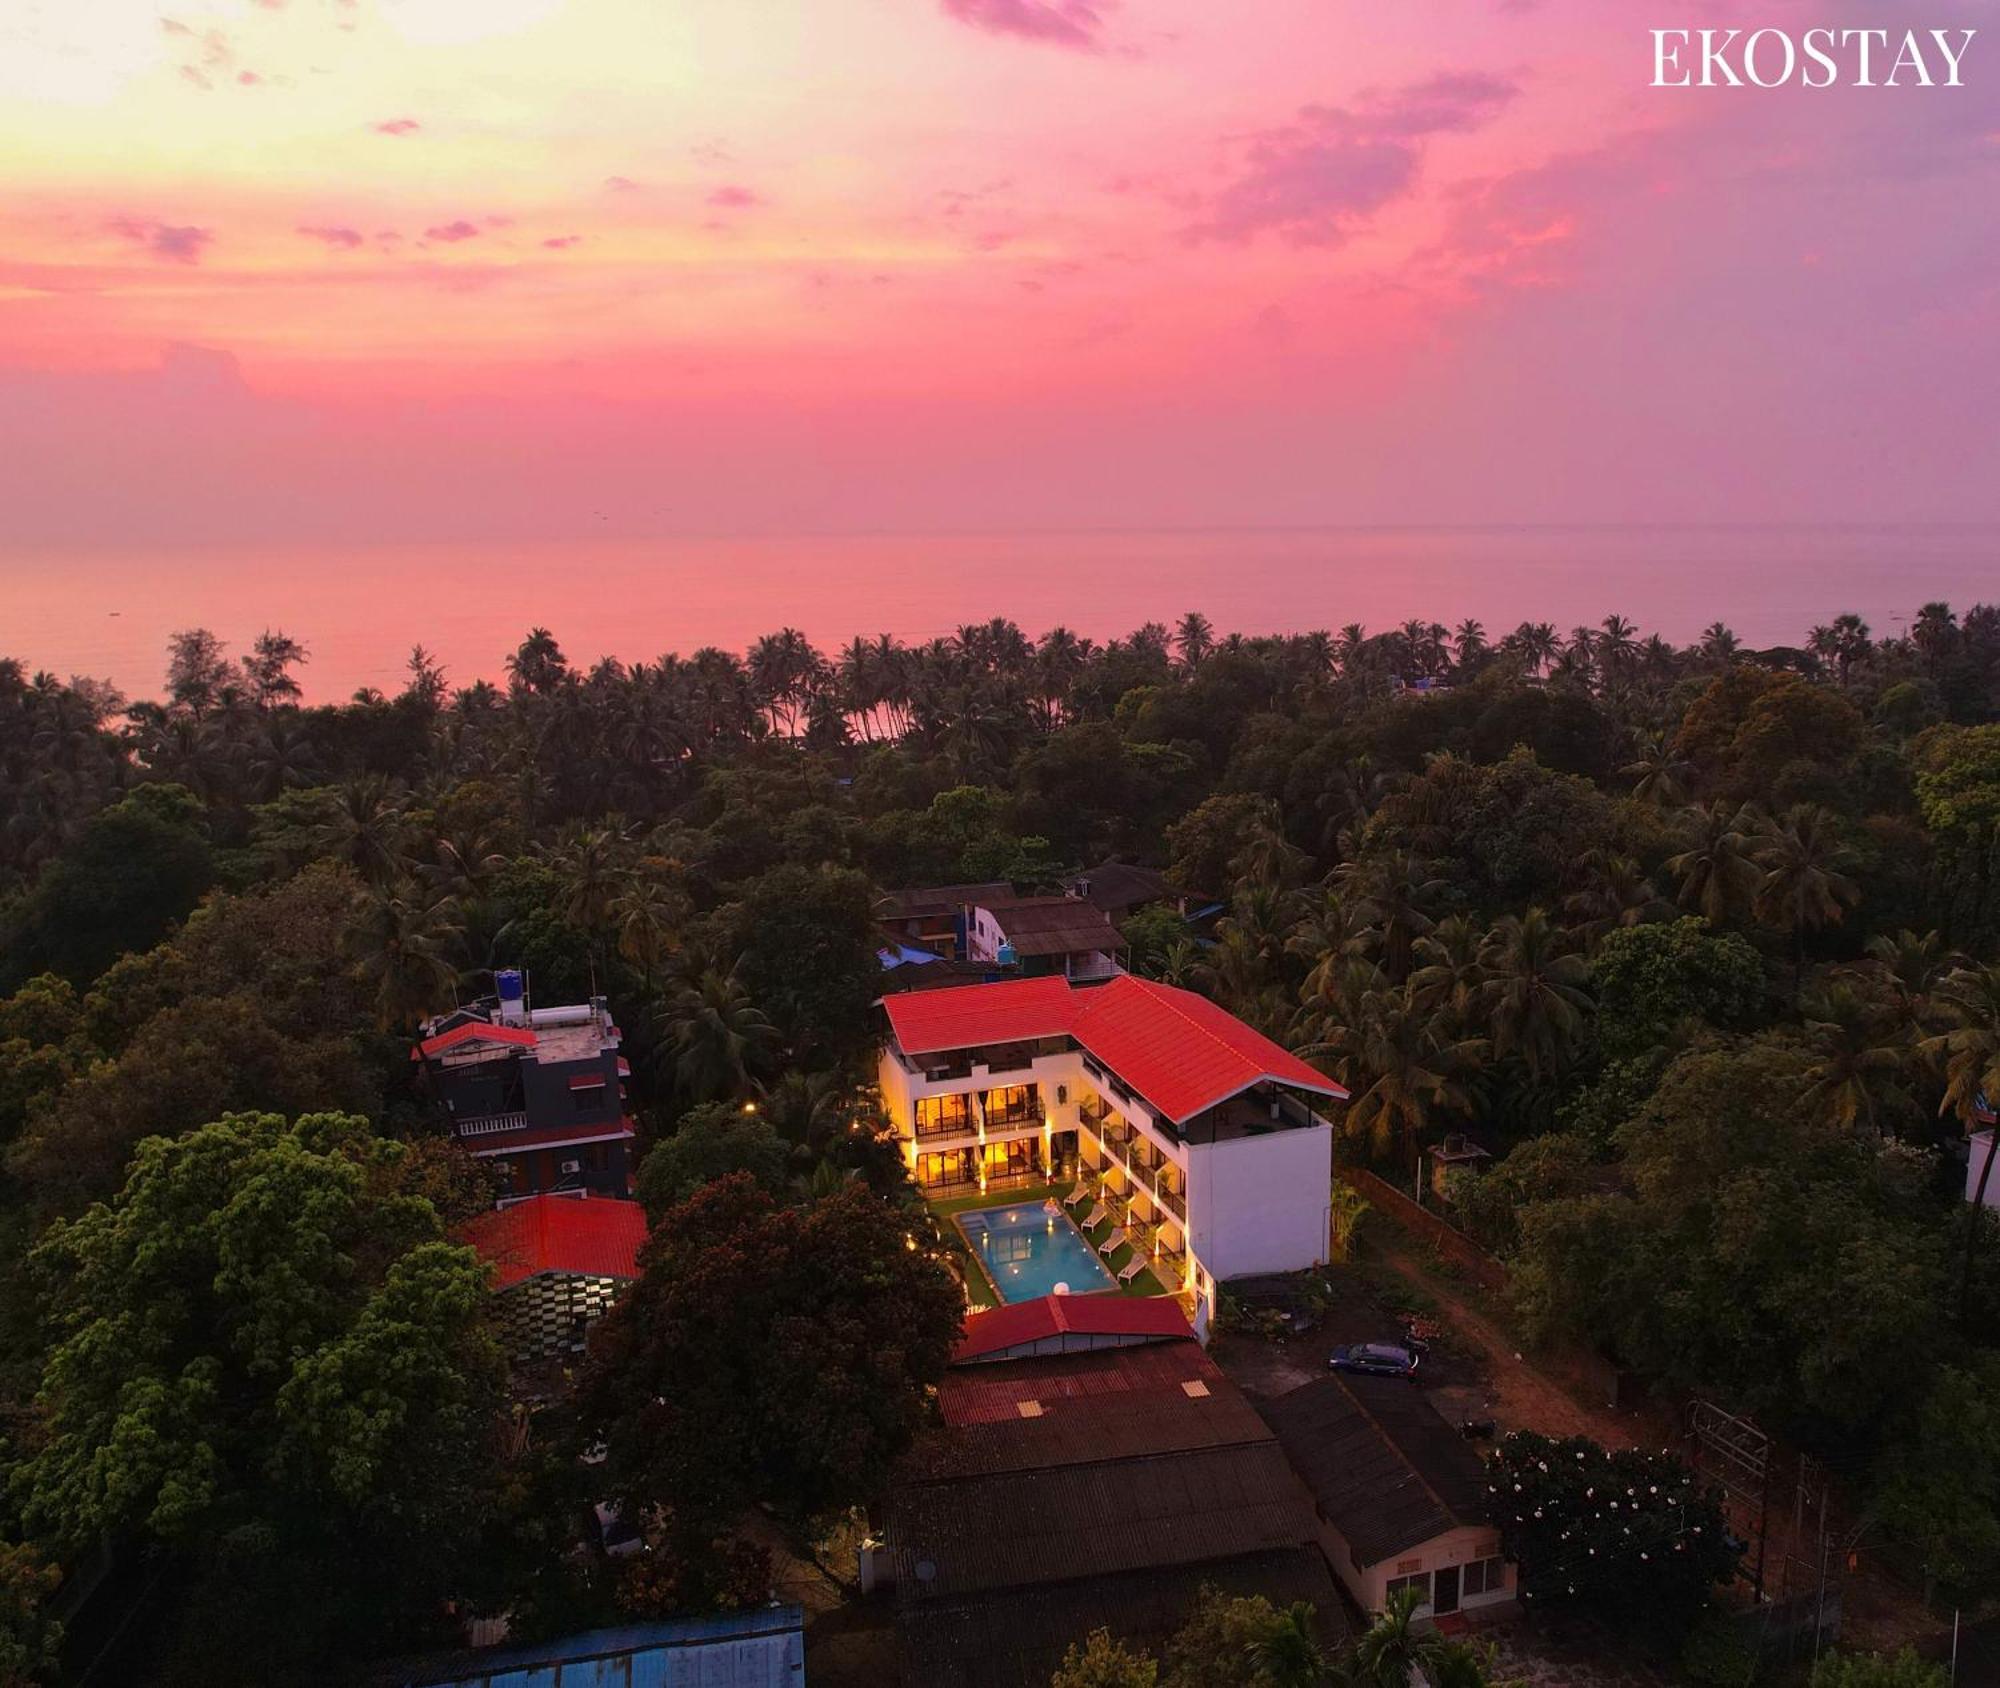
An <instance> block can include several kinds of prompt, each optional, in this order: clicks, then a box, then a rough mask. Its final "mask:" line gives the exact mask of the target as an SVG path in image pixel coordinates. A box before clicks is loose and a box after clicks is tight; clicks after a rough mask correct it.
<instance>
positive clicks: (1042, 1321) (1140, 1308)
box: [952, 1290, 1194, 1361]
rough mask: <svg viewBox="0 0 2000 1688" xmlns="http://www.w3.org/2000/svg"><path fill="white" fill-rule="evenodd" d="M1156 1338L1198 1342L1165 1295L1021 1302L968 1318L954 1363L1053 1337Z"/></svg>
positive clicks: (1111, 1292) (1063, 1297) (1058, 1297)
mask: <svg viewBox="0 0 2000 1688" xmlns="http://www.w3.org/2000/svg"><path fill="white" fill-rule="evenodd" d="M1064 1335H1077V1336H1151V1337H1159V1338H1162V1339H1166V1338H1170V1337H1184V1338H1186V1339H1187V1340H1188V1341H1190V1342H1192V1341H1193V1340H1194V1327H1193V1326H1192V1325H1190V1324H1189V1323H1188V1322H1187V1315H1186V1314H1184V1313H1183V1312H1182V1311H1181V1310H1180V1304H1179V1303H1178V1302H1176V1301H1174V1300H1172V1299H1171V1298H1170V1297H1168V1296H1164V1295H1121V1294H1119V1293H1118V1291H1116V1290H1106V1291H1104V1292H1103V1293H1102V1294H1099V1295H1045V1296H1042V1297H1041V1298H1040V1299H1039V1300H1036V1301H1016V1302H1013V1303H1012V1304H1011V1305H1009V1306H1006V1307H992V1308H988V1309H987V1310H986V1311H984V1312H980V1313H970V1314H967V1315H966V1320H965V1334H964V1335H963V1336H961V1337H960V1338H959V1339H958V1347H957V1349H956V1350H954V1352H953V1354H952V1358H953V1360H955V1361H965V1360H976V1359H978V1358H979V1357H980V1356H981V1355H983V1354H998V1353H1000V1352H1002V1351H1003V1350H1004V1349H1008V1348H1018V1347H1020V1346H1021V1345H1022V1344H1023V1343H1028V1342H1043V1341H1046V1340H1047V1339H1049V1338H1050V1337H1056V1336H1064Z"/></svg>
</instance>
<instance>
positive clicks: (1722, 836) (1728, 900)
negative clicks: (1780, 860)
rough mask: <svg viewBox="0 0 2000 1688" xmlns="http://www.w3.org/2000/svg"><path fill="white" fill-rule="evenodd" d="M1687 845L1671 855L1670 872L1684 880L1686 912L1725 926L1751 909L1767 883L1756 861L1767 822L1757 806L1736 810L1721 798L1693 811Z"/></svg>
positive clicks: (1745, 804) (1669, 860)
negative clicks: (1759, 892) (1693, 911)
mask: <svg viewBox="0 0 2000 1688" xmlns="http://www.w3.org/2000/svg"><path fill="white" fill-rule="evenodd" d="M1688 818H1689V831H1690V833H1691V835H1692V836H1691V838H1690V841H1689V843H1688V847H1687V848H1686V849H1685V850H1682V851H1681V852H1680V853H1679V854H1677V855H1673V856H1669V857H1668V858H1667V860H1666V864H1665V865H1666V870H1667V872H1669V873H1671V874H1672V875H1673V876H1674V877H1675V879H1677V880H1679V881H1680V902H1681V907H1682V908H1688V909H1694V910H1697V911H1698V912H1699V913H1700V914H1701V915H1702V917H1703V918H1704V919H1705V920H1707V922H1708V923H1709V925H1711V926H1726V925H1727V924H1728V923H1729V922H1730V921H1731V920H1734V919H1738V918H1740V917H1741V916H1743V915H1745V914H1747V913H1748V912H1749V911H1750V906H1751V904H1752V902H1753V901H1754V900H1755V898H1756V896H1757V893H1758V891H1759V889H1760V888H1761V887H1762V884H1763V870H1762V869H1761V868H1759V866H1758V864H1757V860H1756V850H1757V846H1758V842H1759V840H1760V838H1761V837H1762V835H1763V832H1764V826H1765V823H1764V819H1763V816H1762V815H1761V814H1759V813H1758V811H1757V809H1756V808H1755V806H1754V805H1752V804H1749V803H1744V804H1741V805H1739V806H1737V807H1735V808H1731V807H1730V805H1729V804H1727V803H1725V802H1722V801H1720V800H1717V801H1716V802H1713V803H1711V804H1709V806H1708V807H1707V808H1705V809H1691V810H1689V811H1688Z"/></svg>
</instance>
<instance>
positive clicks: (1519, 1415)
mask: <svg viewBox="0 0 2000 1688" xmlns="http://www.w3.org/2000/svg"><path fill="white" fill-rule="evenodd" d="M1365 1248H1366V1254H1367V1256H1368V1257H1369V1258H1370V1259H1372V1260H1374V1261H1375V1262H1377V1263H1378V1264H1380V1265H1383V1266H1386V1267H1388V1268H1389V1269H1390V1270H1391V1271H1392V1272H1394V1273H1395V1274H1396V1275H1397V1276H1398V1277H1400V1278H1402V1279H1403V1280H1404V1281H1405V1282H1406V1283H1407V1284H1409V1285H1410V1287H1411V1288H1413V1289H1416V1290H1419V1291H1421V1292H1422V1293H1423V1295H1424V1296H1425V1297H1426V1298H1428V1299H1429V1300H1430V1301H1432V1302H1434V1303H1436V1305H1437V1308H1438V1313H1439V1316H1440V1318H1441V1320H1442V1321H1443V1323H1444V1325H1445V1327H1446V1329H1447V1330H1448V1331H1449V1332H1450V1334H1451V1337H1452V1339H1453V1340H1454V1341H1455V1342H1457V1343H1459V1344H1460V1345H1462V1346H1464V1347H1467V1348H1470V1349H1473V1350H1475V1351H1476V1352H1477V1354H1478V1355H1479V1357H1480V1359H1481V1361H1482V1362H1483V1366H1482V1369H1483V1371H1484V1373H1485V1376H1484V1378H1483V1379H1482V1380H1481V1381H1480V1382H1478V1383H1470V1384H1450V1385H1447V1386H1445V1387H1443V1388H1440V1389H1438V1390H1436V1391H1434V1396H1435V1399H1436V1400H1437V1403H1438V1409H1439V1410H1440V1411H1441V1412H1443V1413H1444V1415H1445V1416H1446V1417H1447V1418H1452V1419H1463V1418H1490V1419H1492V1420H1494V1421H1495V1423H1496V1424H1497V1425H1498V1427H1499V1430H1500V1433H1501V1434H1502V1435H1505V1434H1506V1433H1507V1432H1508V1431H1510V1430H1539V1431H1540V1432H1541V1433H1542V1434H1543V1435H1545V1436H1589V1437H1592V1438H1594V1439H1595V1440H1597V1441H1599V1442H1602V1443H1603V1444H1604V1445H1605V1446H1606V1447H1614V1448H1619V1447H1631V1446H1632V1445H1634V1444H1635V1443H1636V1442H1639V1441H1641V1440H1644V1441H1649V1442H1650V1441H1655V1440H1657V1439H1658V1437H1659V1434H1660V1426H1659V1425H1657V1424H1656V1423H1653V1422H1651V1421H1650V1420H1649V1419H1648V1417H1647V1415H1646V1414H1644V1413H1641V1412H1619V1411H1618V1410H1617V1409H1616V1408H1613V1407H1611V1406H1608V1405H1601V1404H1597V1403H1594V1402H1591V1401H1588V1400H1586V1399H1583V1398H1581V1397H1580V1395H1579V1394H1578V1393H1577V1392H1576V1391H1575V1389H1574V1387H1573V1386H1572V1385H1569V1384H1566V1383H1564V1382H1560V1381H1558V1380H1557V1379H1556V1378H1554V1377H1552V1376H1551V1375H1549V1373H1548V1372H1547V1371H1545V1370H1543V1369H1542V1367H1540V1366H1539V1365H1537V1364H1536V1363H1535V1362H1534V1361H1532V1360H1529V1359H1527V1358H1525V1357H1524V1356H1523V1355H1522V1353H1521V1352H1520V1350H1518V1349H1517V1348H1516V1347H1515V1346H1514V1340H1513V1338H1512V1337H1510V1336H1509V1335H1508V1334H1507V1333H1506V1332H1505V1331H1504V1330H1502V1329H1501V1328H1500V1326H1499V1325H1497V1324H1495V1323H1494V1322H1493V1320H1492V1319H1491V1318H1489V1317H1488V1316H1487V1315H1486V1314H1484V1313H1482V1312H1481V1311H1480V1310H1479V1309H1478V1308H1477V1307H1475V1306H1474V1305H1473V1304H1472V1303H1471V1301H1469V1300H1468V1299H1467V1297H1466V1295H1465V1292H1464V1291H1463V1290H1461V1289H1460V1288H1459V1287H1458V1286H1457V1285H1455V1284H1453V1283H1451V1282H1450V1281H1449V1280H1448V1279H1446V1278H1445V1277H1443V1276H1442V1275H1440V1274H1439V1273H1438V1272H1437V1271H1436V1270H1435V1269H1434V1268H1432V1267H1431V1266H1430V1265H1429V1264H1428V1262H1427V1261H1426V1259H1425V1255H1424V1250H1423V1249H1422V1247H1421V1246H1420V1245H1418V1244H1416V1243H1413V1242H1412V1241H1411V1240H1410V1238H1409V1237H1408V1236H1407V1235H1405V1234H1404V1233H1403V1232H1402V1231H1400V1230H1398V1229H1396V1228H1395V1226H1394V1225H1393V1224H1384V1225H1379V1226H1377V1227H1376V1228H1375V1230H1374V1232H1373V1234H1372V1235H1371V1236H1370V1237H1369V1238H1368V1240H1367V1243H1366V1245H1365Z"/></svg>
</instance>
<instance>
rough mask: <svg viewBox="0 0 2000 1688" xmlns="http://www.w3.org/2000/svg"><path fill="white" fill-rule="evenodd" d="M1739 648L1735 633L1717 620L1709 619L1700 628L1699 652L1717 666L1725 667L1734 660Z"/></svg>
mask: <svg viewBox="0 0 2000 1688" xmlns="http://www.w3.org/2000/svg"><path fill="white" fill-rule="evenodd" d="M1740 648H1741V646H1740V642H1739V641H1738V639H1737V637H1736V635H1735V634H1734V633H1732V632H1730V630H1729V629H1728V628H1727V627H1725V626H1724V625H1723V624H1722V623H1721V622H1719V621H1711V622H1710V623H1709V624H1708V625H1707V626H1706V627H1704V628H1703V629H1702V630H1701V654H1702V656H1703V658H1704V659H1705V660H1706V661H1708V662H1710V663H1712V664H1714V665H1715V666H1716V667H1717V668H1727V667H1728V666H1729V665H1730V664H1731V663H1732V662H1734V661H1735V660H1736V653H1737V651H1738V650H1739V649H1740Z"/></svg>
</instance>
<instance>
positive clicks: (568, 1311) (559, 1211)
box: [459, 1195, 646, 1359]
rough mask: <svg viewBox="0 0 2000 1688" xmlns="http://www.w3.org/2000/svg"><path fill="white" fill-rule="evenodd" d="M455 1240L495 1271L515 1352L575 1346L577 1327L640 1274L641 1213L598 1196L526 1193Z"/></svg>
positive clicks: (535, 1354)
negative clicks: (476, 1252)
mask: <svg viewBox="0 0 2000 1688" xmlns="http://www.w3.org/2000/svg"><path fill="white" fill-rule="evenodd" d="M459 1240H460V1241H461V1242H465V1243H469V1244H470V1245H471V1246H472V1247H473V1248H475V1249H476V1250H478V1252H479V1257H480V1259H482V1260H484V1261H485V1262H486V1263H487V1264H488V1265H489V1266H490V1267H491V1268H492V1270H493V1293H494V1294H495V1295H496V1296H500V1297H502V1298H503V1308H504V1311H503V1319H504V1322H505V1324H506V1326H507V1329H508V1335H509V1339H510V1340H509V1346H510V1347H511V1348H512V1349H513V1351H514V1353H515V1355H516V1357H517V1358H520V1359H535V1358H539V1357H542V1356H545V1355H548V1354H553V1353H557V1352H559V1351H561V1350H563V1349H565V1348H574V1347H576V1346H578V1345H579V1344H580V1342H581V1338H582V1331H583V1327H584V1326H585V1325H586V1324H588V1323H589V1322H590V1320H592V1319H594V1318H596V1317H597V1316H598V1315H599V1314H600V1313H602V1312H603V1311H604V1310H605V1309H606V1308H608V1307H609V1306H610V1305H611V1303H612V1301H613V1300H614V1299H615V1298H616V1297H617V1295H618V1293H619V1291H620V1290H621V1289H623V1287H624V1286H625V1285H626V1284H628V1283H630V1282H631V1281H632V1280H633V1279H635V1278H637V1277H638V1276H639V1250H640V1248H641V1246H642V1245H643V1244H644V1243H645V1241H646V1214H645V1210H644V1209H643V1208H641V1207H640V1206H639V1204H638V1203H637V1202H628V1201H617V1200H613V1199H611V1198H608V1197H604V1196H586V1195H541V1196H530V1197H529V1198H528V1199H527V1200H525V1201H517V1202H512V1203H510V1204H509V1205H508V1206H506V1207H501V1208H495V1209H494V1210H493V1212H491V1213H482V1214H481V1215H480V1216H479V1217H478V1218H477V1219H474V1220H472V1221H471V1222H470V1223H468V1224H467V1225H465V1226H464V1227H462V1228H461V1230H460V1231H459Z"/></svg>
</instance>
